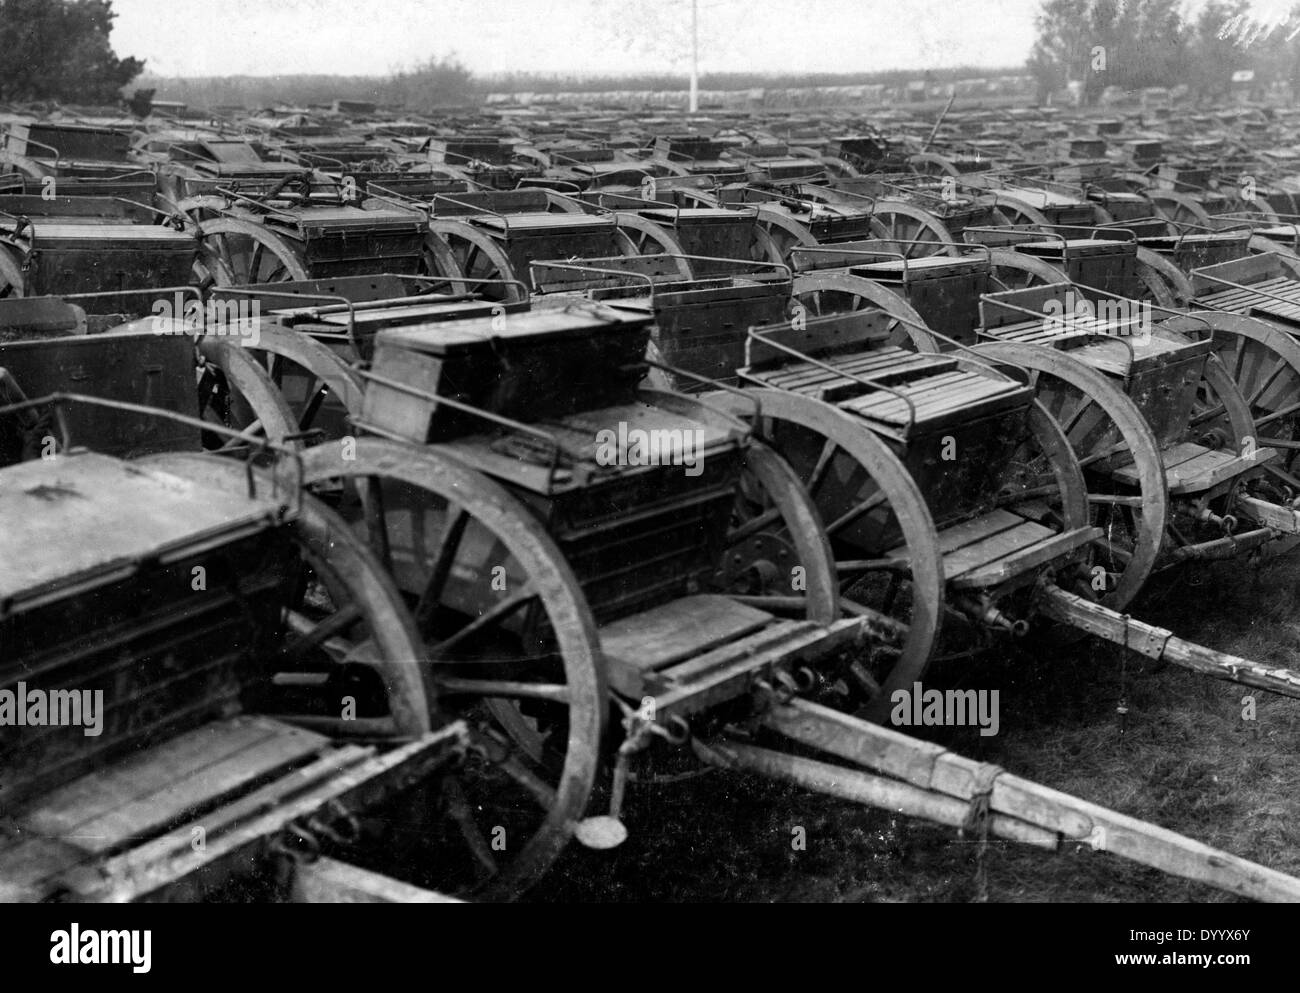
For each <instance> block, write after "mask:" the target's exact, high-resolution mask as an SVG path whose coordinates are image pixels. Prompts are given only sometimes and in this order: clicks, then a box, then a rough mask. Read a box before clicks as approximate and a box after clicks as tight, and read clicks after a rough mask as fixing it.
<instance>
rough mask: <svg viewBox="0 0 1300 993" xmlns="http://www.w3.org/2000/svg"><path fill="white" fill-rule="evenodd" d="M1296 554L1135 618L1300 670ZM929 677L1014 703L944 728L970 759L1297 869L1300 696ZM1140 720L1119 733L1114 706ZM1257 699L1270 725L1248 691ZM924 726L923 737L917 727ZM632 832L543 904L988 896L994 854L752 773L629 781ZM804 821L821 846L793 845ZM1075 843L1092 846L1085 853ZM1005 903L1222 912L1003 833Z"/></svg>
mask: <svg viewBox="0 0 1300 993" xmlns="http://www.w3.org/2000/svg"><path fill="white" fill-rule="evenodd" d="M1298 580H1300V555H1297V554H1295V553H1292V554H1291V555H1290V556H1289V557H1285V558H1281V559H1278V560H1275V561H1273V562H1269V563H1265V564H1262V565H1259V566H1255V565H1251V564H1247V563H1239V562H1229V563H1219V564H1215V565H1213V566H1209V567H1204V568H1201V569H1198V570H1195V571H1187V572H1182V573H1179V574H1177V575H1172V576H1165V577H1162V578H1161V579H1160V580H1158V581H1156V582H1155V583H1153V584H1152V588H1151V589H1150V591H1149V592H1148V593H1147V594H1146V595H1145V597H1144V599H1142V600H1141V601H1140V602H1138V603H1136V604H1134V605H1133V606H1132V607H1131V612H1132V613H1133V614H1134V616H1137V617H1141V618H1142V619H1143V620H1147V621H1150V622H1152V623H1157V624H1161V625H1164V626H1166V627H1169V628H1171V629H1173V630H1174V631H1175V632H1176V633H1178V634H1179V635H1182V636H1184V637H1187V638H1191V639H1193V640H1198V641H1201V642H1202V643H1204V644H1208V645H1210V646H1212V647H1215V648H1218V649H1220V650H1223V651H1228V652H1233V653H1235V654H1239V655H1243V656H1245V657H1247V658H1251V659H1254V660H1257V661H1265V662H1270V663H1274V664H1281V665H1297V654H1298V653H1300V602H1298V601H1300V596H1298V591H1297V581H1298ZM926 685H927V687H929V686H945V687H946V686H963V687H973V688H981V689H997V690H999V692H1000V703H1001V728H1000V732H999V734H998V735H996V736H994V737H980V736H979V734H978V731H977V729H975V728H958V729H939V730H941V731H942V732H944V733H943V734H941V735H938V736H932V738H933V740H936V741H939V742H941V743H942V744H944V745H945V746H947V747H949V748H951V749H953V750H954V751H957V752H959V753H961V754H963V755H966V756H969V757H971V758H976V759H980V760H983V761H989V762H994V763H997V764H999V765H1001V766H1002V767H1003V768H1005V769H1007V770H1009V771H1011V772H1014V773H1016V774H1018V775H1021V776H1025V777H1027V778H1030V779H1034V780H1037V781H1039V782H1042V783H1044V784H1046V785H1049V786H1052V787H1054V788H1056V789H1060V790H1064V791H1066V792H1069V793H1073V794H1076V795H1078V796H1080V797H1083V798H1086V799H1088V800H1091V801H1093V802H1096V803H1101V804H1103V805H1105V806H1108V807H1111V808H1113V809H1115V810H1119V811H1122V812H1123V813H1126V814H1130V815H1132V816H1135V817H1139V818H1142V819H1144V820H1149V821H1153V822H1155V823H1158V824H1160V825H1162V826H1164V827H1167V828H1171V829H1173V830H1176V831H1179V832H1181V833H1183V834H1186V835H1188V836H1190V837H1193V838H1195V839H1197V840H1200V841H1203V842H1206V843H1208V844H1211V845H1214V846H1216V847H1220V848H1223V849H1225V850H1227V851H1229V852H1232V853H1233V854H1236V855H1240V856H1243V857H1245V858H1249V859H1252V860H1254V861H1257V862H1260V863H1262V864H1264V865H1267V866H1270V867H1272V868H1275V869H1278V870H1280V871H1283V872H1289V873H1292V874H1296V875H1300V816H1297V815H1300V757H1297V756H1294V755H1292V754H1291V749H1292V748H1293V747H1294V746H1295V743H1296V742H1297V740H1298V738H1300V701H1294V700H1288V699H1282V698H1278V697H1272V696H1270V695H1268V694H1266V693H1263V692H1260V691H1251V690H1249V689H1248V688H1245V687H1241V686H1237V685H1234V684H1229V683H1223V682H1217V681H1213V680H1209V679H1206V678H1204V677H1201V676H1198V675H1195V674H1193V673H1190V672H1186V671H1184V670H1181V669H1177V668H1174V667H1169V666H1166V667H1159V666H1156V665H1153V664H1151V663H1149V662H1147V661H1145V660H1141V659H1139V658H1138V657H1136V656H1130V657H1129V658H1128V660H1127V662H1125V663H1123V664H1121V661H1120V658H1119V654H1118V651H1117V649H1115V648H1112V647H1110V646H1107V645H1104V644H1101V643H1096V642H1091V641H1088V642H1084V643H1082V644H1080V645H1077V646H1074V647H1072V648H1071V649H1070V650H1068V651H1067V652H1064V653H1062V654H1059V655H1054V656H1042V655H1040V656H1035V655H1032V654H1030V653H1029V652H1027V651H1015V652H1008V653H1003V654H1001V655H999V656H998V657H993V656H989V657H985V658H982V659H980V660H978V661H976V662H970V661H965V662H960V663H957V662H953V663H949V664H946V665H940V666H937V667H935V668H934V669H932V670H931V672H930V673H929V674H928V675H927V677H926ZM1121 695H1123V697H1124V699H1125V701H1126V704H1127V707H1128V714H1127V715H1126V718H1125V720H1124V726H1123V727H1121V718H1120V715H1119V714H1118V713H1117V711H1116V707H1117V705H1118V702H1119V700H1120V697H1121ZM1248 695H1253V696H1254V698H1255V720H1253V721H1251V720H1244V719H1243V710H1244V709H1245V707H1244V706H1243V698H1245V697H1246V696H1248ZM925 730H927V729H922V732H923V733H924V731H925ZM625 821H626V823H627V826H628V827H629V829H630V831H631V838H630V839H629V840H628V841H627V842H626V843H625V844H624V845H623V846H622V847H621V848H619V849H616V850H615V851H614V852H604V853H599V852H590V851H586V850H583V849H581V848H580V847H579V846H577V845H571V846H570V847H569V849H568V850H567V851H566V853H565V855H564V856H563V857H562V859H561V861H560V862H559V863H558V864H557V865H556V866H555V867H554V869H553V870H552V871H551V873H550V875H549V876H548V877H547V879H546V880H544V881H543V883H542V884H541V885H540V886H539V887H537V889H536V890H535V891H534V892H533V893H532V894H531V896H530V899H531V900H534V901H555V902H563V901H574V900H600V901H845V902H858V901H871V902H876V901H888V902H893V901H905V902H914V901H943V902H964V901H970V900H974V899H978V898H979V897H980V896H981V892H980V886H979V884H978V881H977V868H978V864H979V858H978V852H979V846H978V844H976V843H975V842H974V841H972V840H961V839H959V838H958V837H957V836H956V832H954V831H953V830H951V829H948V828H940V827H936V826H933V825H929V824H925V823H922V822H919V821H913V820H909V819H907V818H902V817H897V816H894V815H891V814H890V813H888V812H885V811H879V810H870V809H864V808H861V807H857V806H854V805H852V804H848V803H845V802H841V801H838V800H832V799H828V798H824V797H819V796H813V795H809V794H807V793H804V792H802V791H799V790H796V789H793V788H789V787H786V786H782V785H774V784H771V783H767V782H764V781H761V780H757V779H753V778H750V777H742V776H733V775H731V774H724V773H708V774H706V775H704V776H702V777H700V778H698V779H695V780H692V781H688V782H685V783H680V784H676V785H667V786H657V787H641V788H634V789H633V791H632V792H631V796H630V802H629V805H628V808H627V810H626V814H625ZM796 827H802V828H804V830H805V833H806V837H807V844H806V850H803V851H796V850H795V847H794V845H793V844H792V841H793V838H794V828H796ZM1072 847H1076V848H1077V847H1079V846H1072ZM983 861H984V870H985V875H986V879H987V883H986V886H987V890H986V894H987V898H988V899H989V900H992V901H1151V902H1162V901H1194V902H1201V901H1207V902H1208V901H1224V900H1230V899H1232V898H1231V897H1229V896H1227V895H1226V894H1223V893H1221V892H1219V891H1217V890H1214V889H1211V888H1209V887H1205V886H1201V885H1197V884H1191V883H1187V882H1184V881H1182V880H1178V879H1173V878H1170V877H1167V876H1165V875H1163V874H1161V873H1159V872H1156V871H1154V870H1150V869H1146V868H1144V867H1142V866H1138V865H1136V864H1134V863H1131V862H1128V861H1125V860H1122V859H1119V858H1117V857H1115V856H1111V855H1108V854H1105V853H1099V852H1093V851H1092V850H1091V849H1088V848H1086V847H1084V848H1081V850H1076V851H1062V852H1060V853H1058V854H1051V853H1047V852H1042V851H1039V850H1037V849H1029V848H1024V847H1021V846H1017V845H1014V844H1012V843H1007V842H1000V841H996V840H994V841H990V843H989V846H988V849H987V851H986V853H985V855H984V860H983Z"/></svg>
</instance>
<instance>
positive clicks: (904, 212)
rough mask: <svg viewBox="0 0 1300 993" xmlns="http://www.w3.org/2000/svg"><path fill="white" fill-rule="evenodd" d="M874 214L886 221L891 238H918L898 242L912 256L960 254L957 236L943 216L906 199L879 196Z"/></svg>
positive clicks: (899, 246) (884, 225)
mask: <svg viewBox="0 0 1300 993" xmlns="http://www.w3.org/2000/svg"><path fill="white" fill-rule="evenodd" d="M871 216H872V217H874V218H875V219H876V220H877V221H879V222H880V223H881V225H883V227H884V229H885V231H886V232H887V240H889V241H892V242H899V243H901V242H917V243H918V244H906V245H905V244H898V245H897V249H898V252H899V253H900V254H902V255H904V256H906V257H907V258H909V259H919V258H926V257H928V256H931V255H957V254H959V252H958V247H957V240H956V239H955V238H953V236H952V232H951V231H949V230H948V228H947V226H946V225H945V224H944V223H943V221H941V220H939V218H937V217H935V216H934V215H933V214H931V213H930V212H929V211H928V210H922V209H921V208H920V207H917V206H915V205H913V204H910V203H907V202H905V201H902V200H877V201H876V204H875V207H874V208H873V209H872V212H871Z"/></svg>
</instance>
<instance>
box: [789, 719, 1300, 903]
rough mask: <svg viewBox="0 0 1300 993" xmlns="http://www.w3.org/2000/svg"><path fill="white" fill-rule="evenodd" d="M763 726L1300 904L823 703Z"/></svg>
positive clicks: (1068, 833) (1292, 891)
mask: <svg viewBox="0 0 1300 993" xmlns="http://www.w3.org/2000/svg"><path fill="white" fill-rule="evenodd" d="M763 723H764V725H766V726H767V727H769V728H771V729H772V730H775V731H777V732H779V733H781V734H783V735H785V736H786V737H788V738H791V739H792V740H794V741H798V742H800V743H801V744H805V745H811V746H813V747H815V748H818V749H821V750H823V751H825V752H828V753H830V754H832V755H835V756H838V757H839V758H842V759H847V760H848V761H851V762H853V763H855V764H857V765H859V766H863V767H865V768H867V769H870V770H872V771H873V772H877V773H882V774H884V775H887V776H891V777H896V778H898V779H901V780H903V781H904V782H906V783H909V784H911V785H912V786H914V787H917V788H919V789H920V790H922V791H923V792H937V793H940V794H943V795H945V796H948V797H952V798H955V799H956V800H959V801H961V802H962V803H963V805H964V804H966V803H969V802H970V800H971V798H972V797H974V796H975V795H976V794H978V793H979V792H982V791H984V790H991V792H990V800H989V805H990V810H991V811H992V812H993V813H994V814H1000V815H1003V816H1006V817H1009V818H1011V819H1014V820H1016V821H1023V822H1025V823H1027V824H1029V825H1032V826H1034V827H1037V828H1041V829H1043V830H1045V831H1050V832H1053V833H1055V834H1057V835H1060V836H1061V838H1062V839H1063V840H1067V841H1074V842H1080V843H1084V844H1088V845H1090V846H1091V847H1093V848H1094V849H1097V850H1100V851H1107V852H1112V853H1113V854H1115V855H1120V856H1123V857H1124V858H1127V859H1131V860H1133V861H1135V862H1139V863H1141V864H1142V865H1149V866H1152V867H1153V868H1156V869H1160V870H1162V871H1163V872H1167V873H1170V874H1171V875H1175V876H1180V877H1182V878H1184V879H1191V880H1194V881H1196V882H1201V883H1206V884H1208V885H1210V886H1214V887H1217V888H1219V889H1222V890H1226V891H1227V892H1230V893H1236V894H1238V895H1240V896H1246V897H1249V898H1251V899H1255V900H1261V901H1268V902H1294V901H1297V900H1300V879H1296V878H1294V877H1292V876H1288V875H1286V874H1285V873H1281V872H1277V871H1276V870H1274V869H1268V868H1265V867H1264V866H1261V865H1257V864H1256V863H1254V862H1250V861H1247V860H1246V859H1242V858H1238V857H1237V856H1235V855H1230V854H1229V853H1227V852H1224V851H1221V850H1219V849H1216V848H1211V847H1210V846H1209V845H1205V844H1202V843H1201V842H1199V841H1194V840H1192V839H1191V838H1187V837H1184V836H1183V835H1180V834H1178V833H1176V832H1174V831H1169V830H1167V829H1165V828H1162V827H1159V826H1157V825H1154V824H1148V823H1146V822H1145V821H1140V820H1138V819H1137V818H1135V817H1129V816H1127V815H1125V814H1120V813H1117V812H1115V811H1113V810H1109V809H1107V808H1105V807H1102V806H1099V805H1097V804H1094V803H1089V802H1088V801H1087V800H1081V799H1079V798H1078V797H1074V796H1071V795H1069V794H1068V793H1061V792H1060V791H1058V790H1054V789H1051V788H1049V787H1046V786H1042V785H1040V784H1038V783H1034V782H1031V781H1029V780H1027V779H1021V778H1020V777H1019V776H1013V775H1011V774H1010V773H1008V772H1005V771H1003V770H1001V769H999V768H997V767H996V766H990V765H988V764H986V763H981V762H976V761H974V760H972V759H968V758H964V757H962V756H960V755H957V754H954V753H953V752H949V751H948V750H947V749H945V748H943V747H941V746H939V745H935V744H932V743H930V742H924V741H918V740H917V739H915V738H910V737H908V736H907V735H905V734H901V733H899V732H898V731H895V730H893V729H892V728H886V727H881V726H879V725H876V724H869V723H867V722H866V721H862V720H859V719H858V718H855V717H852V716H850V715H848V714H842V713H840V712H839V711H835V710H831V709H830V708H829V707H823V706H821V705H820V704H816V703H811V702H809V701H806V700H798V699H796V700H792V701H790V702H789V703H788V704H784V705H781V706H777V707H773V708H772V709H771V710H770V711H768V713H767V714H766V715H764V717H763ZM832 768H836V767H832ZM836 771H837V773H838V769H837V770H836ZM990 784H991V786H990ZM837 795H839V794H837ZM863 802H870V801H869V800H863ZM891 809H892V808H891ZM920 816H925V815H920Z"/></svg>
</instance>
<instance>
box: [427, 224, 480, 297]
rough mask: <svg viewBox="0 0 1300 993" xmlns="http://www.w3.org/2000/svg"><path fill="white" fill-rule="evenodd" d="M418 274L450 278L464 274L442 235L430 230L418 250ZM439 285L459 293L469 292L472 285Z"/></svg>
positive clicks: (448, 290)
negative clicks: (421, 247)
mask: <svg viewBox="0 0 1300 993" xmlns="http://www.w3.org/2000/svg"><path fill="white" fill-rule="evenodd" d="M420 275H421V276H433V277H437V276H441V277H443V278H445V279H451V280H454V279H456V278H457V277H461V276H464V275H465V273H464V272H463V271H462V270H461V268H460V262H459V261H457V259H456V254H455V253H454V252H453V251H452V250H451V246H450V245H449V244H447V241H446V239H445V238H443V237H442V235H438V234H434V233H433V232H432V231H428V232H426V233H425V235H424V247H423V249H421V252H420ZM440 285H441V286H443V287H444V288H445V289H446V291H447V292H450V293H460V294H464V293H469V292H471V288H472V286H473V284H471V283H464V282H448V283H442V284H440Z"/></svg>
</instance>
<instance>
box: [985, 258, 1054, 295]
mask: <svg viewBox="0 0 1300 993" xmlns="http://www.w3.org/2000/svg"><path fill="white" fill-rule="evenodd" d="M989 264H990V266H991V268H990V271H989V282H990V284H991V285H992V287H993V288H994V291H995V292H997V291H1001V290H1023V289H1027V288H1028V287H1030V286H1046V285H1049V284H1052V283H1062V282H1067V277H1066V275H1065V273H1064V272H1062V271H1061V269H1059V268H1058V267H1056V266H1054V265H1052V263H1050V262H1047V261H1046V260H1044V259H1040V258H1038V257H1037V256H1034V255H1026V254H1024V253H1022V252H1017V251H1014V250H1012V249H1009V248H991V249H989Z"/></svg>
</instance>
